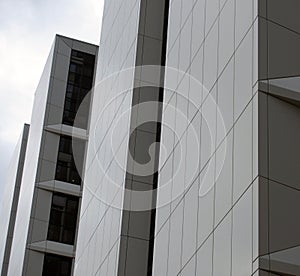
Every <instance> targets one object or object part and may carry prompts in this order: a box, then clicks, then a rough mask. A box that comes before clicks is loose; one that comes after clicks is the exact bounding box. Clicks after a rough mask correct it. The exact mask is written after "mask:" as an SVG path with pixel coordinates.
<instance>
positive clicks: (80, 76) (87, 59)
mask: <svg viewBox="0 0 300 276" xmlns="http://www.w3.org/2000/svg"><path fill="white" fill-rule="evenodd" d="M94 67H95V56H94V55H90V54H87V53H83V52H79V51H75V50H72V53H71V61H70V68H69V76H68V83H67V92H66V98H65V106H64V113H63V124H66V125H71V126H73V124H74V120H75V117H76V114H77V112H78V109H79V106H80V105H81V107H80V111H81V112H79V113H78V114H77V117H76V127H80V128H83V129H86V128H87V119H88V115H89V105H90V99H89V97H87V98H86V99H85V100H84V101H83V99H84V98H85V97H86V95H87V94H88V92H89V91H90V90H91V88H92V85H93V76H94Z"/></svg>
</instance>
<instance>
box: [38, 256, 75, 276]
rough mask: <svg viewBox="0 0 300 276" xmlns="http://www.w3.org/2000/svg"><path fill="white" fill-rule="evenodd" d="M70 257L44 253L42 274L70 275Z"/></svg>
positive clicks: (45, 275)
mask: <svg viewBox="0 0 300 276" xmlns="http://www.w3.org/2000/svg"><path fill="white" fill-rule="evenodd" d="M71 269H72V258H68V257H63V256H59V255H54V254H45V257H44V266H43V276H71Z"/></svg>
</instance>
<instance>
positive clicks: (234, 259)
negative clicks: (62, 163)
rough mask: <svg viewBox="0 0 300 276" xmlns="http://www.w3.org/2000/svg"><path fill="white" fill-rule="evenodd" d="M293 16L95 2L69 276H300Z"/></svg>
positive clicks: (223, 0) (220, 6) (241, 4)
mask: <svg viewBox="0 0 300 276" xmlns="http://www.w3.org/2000/svg"><path fill="white" fill-rule="evenodd" d="M299 8H300V3H299V1H293V0H287V1H276V0H128V1H116V0H115V1H105V8H104V15H103V24H102V34H101V42H100V44H101V51H100V53H99V60H98V68H99V69H98V71H97V77H96V86H95V97H94V100H93V103H92V110H93V112H92V117H91V126H90V133H93V135H91V136H90V140H89V149H88V153H87V161H86V169H85V186H84V190H83V201H82V208H81V214H80V222H79V235H78V247H77V252H76V259H75V275H101V276H103V275H109V276H110V275H127V276H129V275H130V276H132V275H139V276H140V275H158V276H162V275H170V276H174V275H181V276H183V275H188V276H190V275H201V276H202V275H205V276H212V275H214V276H220V275H222V276H226V275H232V276H250V275H255V276H257V275H298V274H299V271H300V261H299V256H300V251H299V241H300V240H299V233H300V223H299V219H298V218H299V207H300V194H299V184H298V182H299V165H300V158H299V156H300V155H299V153H300V152H299V151H300V144H299V138H300V131H299V119H300V109H299V99H300V98H299V93H298V92H299V88H300V86H299V77H297V76H299V73H300V71H299V70H300V59H299V57H300V55H299V51H298V49H299V46H300V36H299V31H300V27H299V26H300V23H299V22H300V21H299V10H300V9H299ZM149 65H150V67H149ZM135 66H138V67H136V68H135ZM159 66H166V67H165V68H160V67H159ZM157 103H158V104H157ZM145 168H146V169H145ZM147 207H148V208H147Z"/></svg>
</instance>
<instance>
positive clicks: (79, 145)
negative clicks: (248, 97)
mask: <svg viewBox="0 0 300 276" xmlns="http://www.w3.org/2000/svg"><path fill="white" fill-rule="evenodd" d="M97 51H98V47H97V46H95V45H92V44H88V43H85V42H81V41H78V40H75V39H71V38H67V37H63V36H60V35H57V36H56V38H55V41H54V43H53V45H52V48H51V51H50V54H49V57H48V59H47V63H46V65H45V68H44V71H43V74H42V76H41V79H40V82H39V85H38V87H37V90H36V92H35V99H34V106H33V111H32V119H31V123H30V130H29V134H27V136H28V142H27V150H26V155H25V158H24V156H23V155H20V157H19V160H20V161H19V164H20V165H19V167H18V172H19V171H20V170H21V169H23V174H22V172H20V175H17V180H14V179H11V180H10V182H9V183H8V185H7V186H8V187H10V188H11V189H12V188H13V186H14V183H15V182H14V181H16V184H15V192H14V198H13V201H12V202H11V201H9V202H6V201H7V198H5V199H4V202H5V204H6V205H8V206H7V209H8V210H9V208H11V210H12V213H11V219H10V224H9V227H10V228H11V225H13V226H14V229H13V226H12V229H11V230H12V231H13V230H14V231H13V238H12V242H11V240H10V239H11V237H9V239H7V241H6V243H7V246H6V247H7V248H8V249H7V250H5V253H4V254H5V255H4V261H3V262H4V265H3V268H2V272H1V273H2V274H1V275H3V276H4V275H31V276H33V275H34V276H38V275H43V276H45V275H51V276H52V275H53V276H54V275H66V276H67V275H70V274H71V272H72V269H73V260H74V256H75V247H76V234H77V228H78V213H79V210H80V205H81V195H82V184H83V183H82V168H83V166H84V156H85V148H86V143H87V138H88V131H87V126H88V118H89V105H90V98H91V93H90V90H91V88H92V86H93V81H94V71H95V70H94V69H95V60H96V56H97ZM26 131H27V132H28V129H26ZM27 132H26V133H27ZM24 135H25V134H24ZM27 136H26V139H27ZM24 143H25V142H24ZM23 147H25V145H23ZM73 149H76V152H77V154H78V155H80V159H78V160H79V161H78V162H75V158H76V157H75V155H74V154H73ZM22 150H23V151H24V149H22ZM22 150H21V152H22ZM23 154H24V153H23ZM22 158H23V159H22ZM17 162H18V161H16V164H18V163H17ZM21 176H22V179H20V178H21ZM16 205H17V206H18V208H17V212H16V211H15V208H16V207H15V206H16ZM15 212H16V216H15ZM1 221H2V219H1ZM8 235H11V232H9V234H8ZM1 249H2V248H1ZM1 262H2V258H1Z"/></svg>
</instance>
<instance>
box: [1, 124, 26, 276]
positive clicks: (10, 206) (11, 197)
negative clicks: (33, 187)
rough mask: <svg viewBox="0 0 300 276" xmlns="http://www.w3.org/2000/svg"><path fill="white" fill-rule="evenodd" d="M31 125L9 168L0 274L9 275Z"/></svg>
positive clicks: (3, 198) (2, 207)
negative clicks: (8, 270)
mask: <svg viewBox="0 0 300 276" xmlns="http://www.w3.org/2000/svg"><path fill="white" fill-rule="evenodd" d="M28 133H29V125H27V124H25V125H24V128H23V132H22V134H21V136H20V138H19V141H18V144H17V146H16V148H15V151H14V154H13V157H12V159H11V162H10V166H9V168H8V170H7V171H8V176H7V179H6V183H5V187H4V189H5V190H4V193H3V195H2V202H1V209H0V229H1V237H0V272H1V276H5V275H7V269H8V263H9V256H10V251H11V244H12V239H13V233H14V228H15V221H16V214H17V209H18V202H19V196H20V188H21V182H22V173H23V168H24V160H25V154H26V147H27V140H28Z"/></svg>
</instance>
